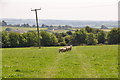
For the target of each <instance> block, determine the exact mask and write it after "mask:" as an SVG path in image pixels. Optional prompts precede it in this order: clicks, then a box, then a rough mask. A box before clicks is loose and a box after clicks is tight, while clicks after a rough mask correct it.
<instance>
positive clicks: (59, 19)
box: [0, 18, 118, 22]
mask: <svg viewBox="0 0 120 80" xmlns="http://www.w3.org/2000/svg"><path fill="white" fill-rule="evenodd" d="M4 19H14V20H15V19H16V20H19V19H21V20H27V19H29V20H35V18H34V19H33V18H26V19H24V18H0V20H4ZM38 20H60V21H115V22H116V21H117V22H118V20H72V19H69V20H68V19H64V20H63V19H38Z"/></svg>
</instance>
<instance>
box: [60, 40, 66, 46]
mask: <svg viewBox="0 0 120 80" xmlns="http://www.w3.org/2000/svg"><path fill="white" fill-rule="evenodd" d="M59 45H60V46H66V45H67V44H66V43H65V41H64V42H60V43H59Z"/></svg>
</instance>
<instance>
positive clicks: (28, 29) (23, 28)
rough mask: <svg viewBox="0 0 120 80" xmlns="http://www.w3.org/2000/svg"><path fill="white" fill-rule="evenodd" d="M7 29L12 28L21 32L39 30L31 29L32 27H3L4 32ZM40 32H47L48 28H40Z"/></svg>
mask: <svg viewBox="0 0 120 80" xmlns="http://www.w3.org/2000/svg"><path fill="white" fill-rule="evenodd" d="M6 28H12V29H13V30H14V29H20V30H26V31H35V30H37V28H33V27H32V28H30V27H2V30H5V29H6ZM39 30H47V28H39Z"/></svg>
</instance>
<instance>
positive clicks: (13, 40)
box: [9, 32, 20, 47]
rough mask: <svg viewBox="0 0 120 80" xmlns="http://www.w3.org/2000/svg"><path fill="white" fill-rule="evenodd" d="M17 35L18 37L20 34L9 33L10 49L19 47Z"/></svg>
mask: <svg viewBox="0 0 120 80" xmlns="http://www.w3.org/2000/svg"><path fill="white" fill-rule="evenodd" d="M19 35H20V33H17V32H10V33H9V42H10V46H11V47H18V46H19Z"/></svg>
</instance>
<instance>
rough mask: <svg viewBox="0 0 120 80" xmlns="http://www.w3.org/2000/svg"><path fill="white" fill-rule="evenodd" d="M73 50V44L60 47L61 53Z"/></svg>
mask: <svg viewBox="0 0 120 80" xmlns="http://www.w3.org/2000/svg"><path fill="white" fill-rule="evenodd" d="M71 50H72V45H70V46H64V47H63V48H59V53H60V52H66V51H71Z"/></svg>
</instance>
